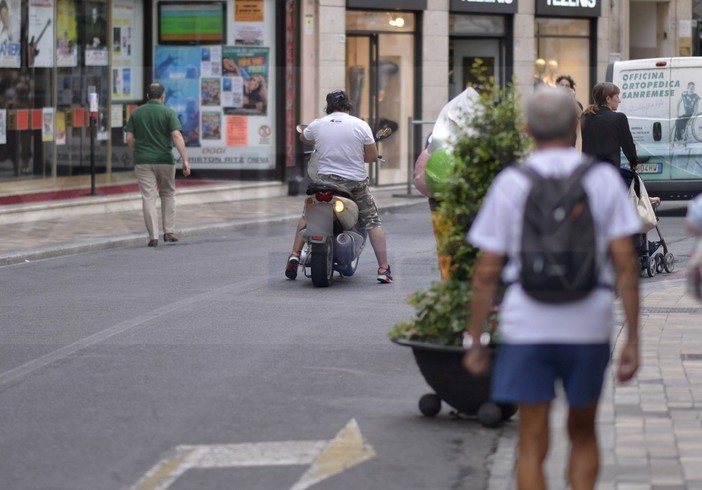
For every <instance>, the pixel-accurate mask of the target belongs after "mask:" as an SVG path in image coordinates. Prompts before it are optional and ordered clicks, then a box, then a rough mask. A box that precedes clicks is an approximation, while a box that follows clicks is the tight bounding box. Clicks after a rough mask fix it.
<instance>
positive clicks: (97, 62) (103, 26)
mask: <svg viewBox="0 0 702 490" xmlns="http://www.w3.org/2000/svg"><path fill="white" fill-rule="evenodd" d="M86 9H87V12H86V15H85V19H86V20H85V26H84V29H85V66H107V61H108V52H107V15H106V14H107V12H106V5H105V3H104V2H88V3H87V4H86Z"/></svg>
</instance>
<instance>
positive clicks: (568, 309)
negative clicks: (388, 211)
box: [468, 148, 641, 344]
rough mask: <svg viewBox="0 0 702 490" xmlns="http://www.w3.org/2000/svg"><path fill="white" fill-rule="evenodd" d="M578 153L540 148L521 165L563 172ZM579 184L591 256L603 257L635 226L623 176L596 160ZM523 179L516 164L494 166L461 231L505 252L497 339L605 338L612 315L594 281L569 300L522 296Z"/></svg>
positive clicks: (607, 294)
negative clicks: (587, 212)
mask: <svg viewBox="0 0 702 490" xmlns="http://www.w3.org/2000/svg"><path fill="white" fill-rule="evenodd" d="M582 161H583V156H582V155H581V154H580V152H578V151H577V150H575V149H574V148H554V149H547V150H540V151H537V152H534V153H533V154H532V155H530V156H529V157H528V158H527V160H526V162H525V164H526V165H529V166H530V167H531V168H533V169H534V170H536V171H537V172H539V173H540V174H541V175H547V176H566V175H569V174H570V173H571V172H572V171H573V170H574V169H575V167H576V166H577V165H579V164H580V163H582ZM583 185H584V187H585V191H586V193H587V195H588V199H589V203H590V208H591V211H592V214H593V219H594V221H595V227H596V236H597V247H598V250H597V251H598V256H600V257H604V256H606V253H607V249H608V246H609V243H610V242H611V241H612V240H614V239H616V238H621V237H624V236H630V235H634V234H636V233H639V231H640V227H641V222H640V219H639V217H638V216H637V214H636V212H635V210H634V207H633V206H632V205H631V202H630V201H629V199H628V197H627V190H626V186H625V184H624V181H623V179H622V178H621V176H620V175H619V173H618V172H617V170H616V169H615V168H614V167H613V166H612V165H597V166H596V167H595V168H593V169H591V170H590V171H589V172H588V173H587V174H585V177H584V180H583ZM530 186H531V184H530V181H529V178H528V177H527V176H526V175H524V174H523V173H522V172H519V171H517V170H516V169H507V170H505V171H503V172H501V173H500V174H499V175H498V176H497V178H496V179H495V181H494V182H493V184H492V186H491V187H490V189H489V190H488V193H487V195H486V196H485V201H484V202H483V205H482V207H481V209H480V211H479V213H478V215H477V216H476V219H475V221H474V223H473V226H472V227H471V229H470V231H469V232H468V241H469V242H470V243H471V244H473V245H474V246H476V247H478V248H480V249H482V250H485V251H488V252H492V253H496V254H499V255H505V256H507V258H508V261H507V264H506V265H505V268H504V269H503V271H502V276H503V279H504V280H505V282H506V283H512V284H511V285H510V286H509V287H508V288H507V291H506V293H505V297H504V299H503V301H502V304H501V306H500V327H499V328H500V339H501V341H503V342H506V343H515V344H517V343H522V344H524V343H546V342H548V343H595V342H606V341H608V340H610V337H611V334H612V328H613V325H614V318H613V312H612V309H613V307H612V300H613V297H612V292H611V291H610V290H608V289H605V288H597V289H596V290H595V291H593V292H592V294H590V295H589V296H588V297H586V298H584V299H582V300H580V301H576V302H573V303H566V304H561V305H550V304H545V303H542V302H537V301H535V300H533V299H532V298H530V297H529V296H527V295H526V293H525V292H524V291H523V289H522V288H521V285H520V284H519V283H518V282H514V281H516V280H517V277H518V271H519V259H518V254H519V247H520V243H521V232H522V220H523V213H524V211H523V210H524V205H525V203H526V198H527V195H528V192H529V189H530ZM600 280H601V282H603V283H605V284H613V282H614V277H613V270H612V266H611V264H604V267H602V269H601V272H600Z"/></svg>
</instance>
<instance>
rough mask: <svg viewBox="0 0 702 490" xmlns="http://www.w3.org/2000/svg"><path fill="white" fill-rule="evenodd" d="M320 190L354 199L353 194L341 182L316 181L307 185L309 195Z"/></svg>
mask: <svg viewBox="0 0 702 490" xmlns="http://www.w3.org/2000/svg"><path fill="white" fill-rule="evenodd" d="M318 192H330V193H332V194H334V195H337V196H341V197H345V198H347V199H353V196H352V195H351V193H350V192H349V191H348V190H347V189H346V188H345V187H343V186H341V185H339V184H335V183H333V182H322V181H316V182H312V183H311V184H310V185H309V186H308V187H307V195H308V196H312V195H314V194H316V193H318Z"/></svg>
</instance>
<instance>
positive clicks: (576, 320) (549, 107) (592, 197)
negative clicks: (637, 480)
mask: <svg viewBox="0 0 702 490" xmlns="http://www.w3.org/2000/svg"><path fill="white" fill-rule="evenodd" d="M577 122H578V116H577V112H576V106H575V104H573V99H572V97H571V96H570V94H568V92H566V91H564V90H559V89H557V88H552V87H540V88H538V89H537V90H536V92H535V94H534V95H533V97H532V98H531V99H530V100H529V102H528V104H527V107H526V129H527V132H528V133H529V135H530V136H531V137H532V138H533V140H534V142H535V145H536V150H535V151H534V152H533V153H532V154H531V155H529V156H528V157H527V158H526V160H525V161H524V162H523V163H519V164H517V165H514V166H513V167H510V168H508V169H506V170H505V171H503V172H502V173H500V174H499V175H498V177H497V178H496V179H495V181H494V182H493V184H492V186H491V188H490V189H489V191H488V193H487V195H486V197H485V200H484V202H483V205H482V207H481V210H480V212H479V213H478V215H477V217H476V219H475V222H474V223H473V226H472V227H471V229H470V231H469V233H468V240H469V241H470V242H471V244H473V245H474V246H476V247H478V248H479V249H481V253H480V256H479V258H478V261H477V263H476V267H475V273H474V278H473V286H472V296H471V298H472V299H471V304H470V308H471V316H470V325H469V329H468V332H467V333H466V337H465V342H464V343H465V345H466V347H467V348H468V351H467V353H466V355H465V357H464V365H465V366H466V368H467V369H469V371H470V372H471V373H472V374H474V375H480V374H485V373H487V372H488V370H489V368H490V363H491V360H490V357H489V353H488V351H487V350H485V348H484V346H483V345H482V344H484V342H481V340H484V339H481V334H482V331H483V330H482V328H483V325H485V323H486V319H487V317H488V313H489V311H490V309H491V308H492V304H493V301H494V298H495V292H496V289H497V286H498V282H499V280H500V277H501V278H502V280H503V282H504V283H505V285H506V290H505V294H504V298H503V300H502V302H501V304H500V308H499V317H500V325H499V345H498V349H497V354H496V357H495V359H494V366H493V367H492V398H493V400H494V401H496V402H500V403H516V404H517V405H518V406H519V413H520V416H519V450H518V461H517V481H518V487H519V488H520V489H529V490H538V489H545V488H546V481H545V477H544V471H543V465H544V462H545V459H546V456H547V453H548V448H549V413H550V408H551V403H552V401H553V400H554V398H555V396H556V390H555V385H556V383H560V384H562V387H563V391H564V392H565V396H566V398H567V402H568V421H567V432H568V437H569V439H570V456H569V458H568V462H569V463H568V468H567V469H566V478H567V480H568V482H567V484H564V485H563V487H566V486H568V487H569V488H572V489H574V490H583V489H588V490H590V489H593V488H594V487H595V483H596V480H597V474H598V468H599V450H598V444H597V433H596V429H595V419H596V415H597V406H598V402H599V398H600V394H601V390H602V385H603V381H604V375H605V371H606V368H607V366H608V364H609V361H610V356H611V346H610V340H611V338H612V334H613V326H614V317H613V301H614V292H613V290H614V289H615V288H617V290H618V292H619V294H620V297H621V301H622V305H623V310H624V314H625V318H626V325H627V328H626V331H627V334H626V341H625V343H624V347H623V349H622V351H621V353H620V360H619V363H618V366H617V371H616V376H617V379H618V380H619V381H621V382H623V381H627V380H630V379H631V378H632V377H633V376H634V374H635V373H636V371H637V369H638V367H639V339H638V315H639V290H638V287H639V286H638V281H639V268H638V262H637V258H636V253H635V250H634V247H633V244H632V239H631V236H632V235H633V234H635V233H638V232H639V229H640V226H641V223H640V221H639V218H638V216H637V215H636V213H635V211H634V209H633V206H631V203H630V202H629V201H628V199H627V191H626V189H625V186H624V183H623V181H622V179H621V178H620V177H619V174H618V172H617V170H616V169H614V168H613V167H612V166H611V165H607V164H600V163H598V162H594V161H592V160H591V159H590V158H589V157H586V156H584V155H582V154H581V153H580V152H578V151H577V150H575V149H574V148H572V147H571V146H570V145H571V142H572V135H573V133H574V131H575V130H576V127H577ZM503 266H504V267H503Z"/></svg>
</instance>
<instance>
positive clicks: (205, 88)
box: [200, 78, 222, 106]
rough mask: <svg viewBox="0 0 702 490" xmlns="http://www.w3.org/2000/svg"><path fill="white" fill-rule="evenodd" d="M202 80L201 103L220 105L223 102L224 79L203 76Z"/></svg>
mask: <svg viewBox="0 0 702 490" xmlns="http://www.w3.org/2000/svg"><path fill="white" fill-rule="evenodd" d="M200 80H201V81H200V86H201V90H200V104H201V105H203V106H220V105H221V103H222V102H221V93H222V79H221V78H201V79H200Z"/></svg>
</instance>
